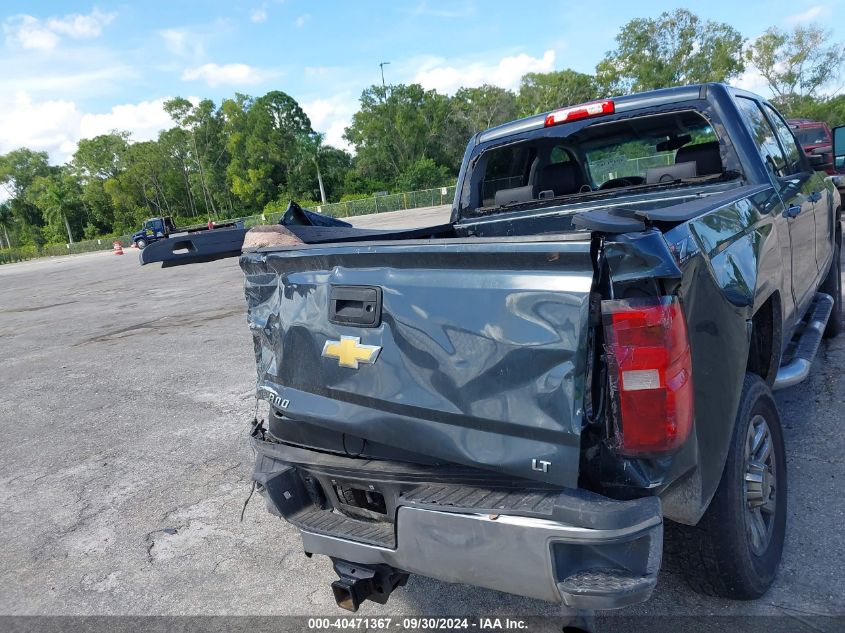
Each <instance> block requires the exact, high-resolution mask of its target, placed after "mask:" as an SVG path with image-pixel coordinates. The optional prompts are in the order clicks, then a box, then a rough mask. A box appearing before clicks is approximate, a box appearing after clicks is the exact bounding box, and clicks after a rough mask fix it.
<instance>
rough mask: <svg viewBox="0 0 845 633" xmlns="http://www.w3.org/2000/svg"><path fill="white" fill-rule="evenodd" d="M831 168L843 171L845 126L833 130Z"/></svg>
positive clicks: (844, 161)
mask: <svg viewBox="0 0 845 633" xmlns="http://www.w3.org/2000/svg"><path fill="white" fill-rule="evenodd" d="M833 168H834V169H835V170H837V171H839V170H842V169H845V125H840V126H839V127H835V128H833Z"/></svg>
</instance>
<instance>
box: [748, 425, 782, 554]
mask: <svg viewBox="0 0 845 633" xmlns="http://www.w3.org/2000/svg"><path fill="white" fill-rule="evenodd" d="M776 469H777V464H776V462H775V453H774V451H773V450H772V434H771V431H770V430H769V425H768V424H767V423H766V419H765V418H764V417H763V416H762V415H755V416H754V418H753V419H752V420H751V424H749V425H748V434H747V436H746V438H745V478H744V479H745V489H744V491H743V492H744V495H745V531H746V534H747V535H748V541H749V543H750V545H751V551H752V552H754V554H755V555H757V556H762V555H763V554H765V552H766V548H767V547H768V546H769V541H770V540H771V539H772V531H773V530H774V526H775V504H776V496H777V491H776V490H775V473H776Z"/></svg>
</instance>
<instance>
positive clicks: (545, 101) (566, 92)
mask: <svg viewBox="0 0 845 633" xmlns="http://www.w3.org/2000/svg"><path fill="white" fill-rule="evenodd" d="M596 97H598V88H597V86H596V80H595V78H594V77H593V76H591V75H586V74H584V73H579V72H576V71H574V70H570V69H566V70H558V71H555V72H550V73H528V74H527V75H523V77H522V81H521V82H520V86H519V95H518V96H517V98H516V105H517V110H518V113H519V116H531V115H532V114H540V113H541V112H548V111H549V110H554V109H556V108H562V107H564V106H568V105H574V104H577V103H584V102H585V101H592V100H594V99H596Z"/></svg>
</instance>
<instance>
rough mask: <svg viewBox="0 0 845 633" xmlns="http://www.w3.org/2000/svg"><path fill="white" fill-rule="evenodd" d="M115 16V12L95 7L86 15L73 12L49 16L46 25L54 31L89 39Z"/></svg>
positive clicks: (98, 33)
mask: <svg viewBox="0 0 845 633" xmlns="http://www.w3.org/2000/svg"><path fill="white" fill-rule="evenodd" d="M116 16H117V14H116V13H103V12H102V11H100V10H99V9H97V8H96V7H95V8H94V10H93V11H92V12H91V13H90V14H88V15H80V14H79V13H73V14H71V15H66V16H64V17H63V18H50V19H49V20H47V27H48V28H49V29H50V30H51V31H53V32H55V33H62V34H63V35H67V36H69V37H72V38H75V39H89V38H93V37H99V36H100V34H101V33H102V32H103V27H104V26H107V25H108V24H111V22H112V20H114V18H115V17H116Z"/></svg>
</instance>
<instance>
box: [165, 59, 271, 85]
mask: <svg viewBox="0 0 845 633" xmlns="http://www.w3.org/2000/svg"><path fill="white" fill-rule="evenodd" d="M277 75H278V73H277V72H275V71H269V70H264V69H261V68H256V67H255V66H249V65H248V64H203V65H202V66H197V67H196V68H186V69H185V72H183V73H182V79H183V80H185V81H196V80H202V81H204V82H205V83H207V84H208V85H209V86H211V87H214V86H220V85H224V84H225V85H230V86H244V85H251V84H258V83H261V82H263V81H267V80H268V79H270V78H272V77H274V76H277Z"/></svg>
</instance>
